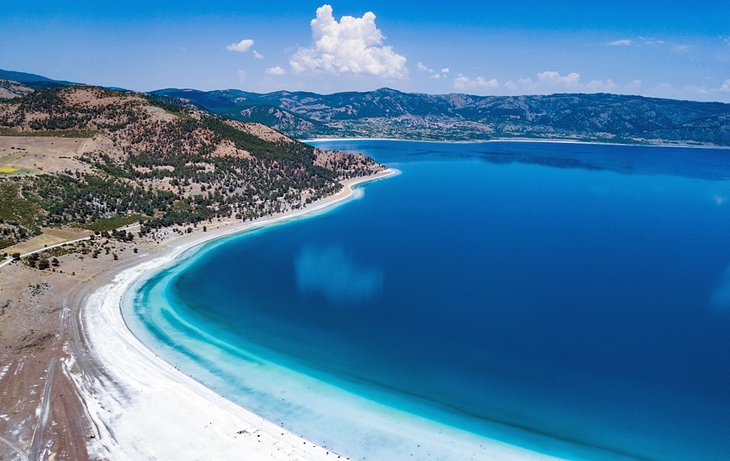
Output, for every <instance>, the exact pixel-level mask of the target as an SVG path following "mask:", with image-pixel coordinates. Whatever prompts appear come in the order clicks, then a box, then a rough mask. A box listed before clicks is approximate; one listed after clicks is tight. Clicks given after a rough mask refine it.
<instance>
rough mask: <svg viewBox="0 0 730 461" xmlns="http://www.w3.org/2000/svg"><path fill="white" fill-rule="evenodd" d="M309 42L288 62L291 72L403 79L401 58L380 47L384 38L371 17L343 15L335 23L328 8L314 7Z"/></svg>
mask: <svg viewBox="0 0 730 461" xmlns="http://www.w3.org/2000/svg"><path fill="white" fill-rule="evenodd" d="M310 25H311V28H312V40H313V41H314V43H313V44H312V46H311V47H309V48H300V49H299V50H298V51H297V52H296V53H295V54H294V55H293V56H292V57H291V59H290V60H289V64H290V65H291V68H292V70H294V72H297V73H301V72H306V71H315V72H326V73H329V74H332V75H340V74H367V75H375V76H378V77H385V78H404V77H405V76H406V75H407V74H408V71H407V69H406V58H405V56H402V55H399V54H398V53H396V52H395V51H393V48H392V47H391V46H386V45H384V41H385V36H384V35H383V33H382V32H381V31H380V29H378V27H377V26H376V24H375V14H373V13H372V12H367V13H365V14H364V15H363V16H362V17H361V18H355V17H352V16H343V17H342V18H340V20H339V21H337V20H336V19H335V18H334V17H333V16H332V7H331V6H330V5H323V6H321V7H319V8H317V13H316V17H315V19H313V20H312V21H311V23H310Z"/></svg>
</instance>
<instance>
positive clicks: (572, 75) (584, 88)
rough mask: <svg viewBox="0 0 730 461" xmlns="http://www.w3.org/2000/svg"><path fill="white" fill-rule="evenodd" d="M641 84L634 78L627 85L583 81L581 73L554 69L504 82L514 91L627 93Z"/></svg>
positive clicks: (607, 80)
mask: <svg viewBox="0 0 730 461" xmlns="http://www.w3.org/2000/svg"><path fill="white" fill-rule="evenodd" d="M640 86H641V81H640V80H632V81H631V82H629V83H627V84H626V85H623V86H622V85H619V84H617V83H616V82H614V81H613V80H611V79H610V78H609V79H606V80H590V81H588V82H583V81H582V80H581V77H580V74H579V73H577V72H569V73H568V74H565V75H562V74H561V73H560V72H556V71H554V70H546V71H544V72H538V73H537V74H535V77H526V78H519V79H517V80H510V81H508V82H506V83H505V84H504V88H505V89H507V90H509V91H510V92H512V93H522V94H525V93H532V94H549V93H560V92H569V93H626V92H636V90H637V89H638V88H639V87H640Z"/></svg>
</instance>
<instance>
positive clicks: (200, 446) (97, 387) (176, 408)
mask: <svg viewBox="0 0 730 461" xmlns="http://www.w3.org/2000/svg"><path fill="white" fill-rule="evenodd" d="M393 174H397V171H396V170H386V171H384V172H381V173H378V174H377V175H374V176H370V177H367V178H358V179H355V180H351V181H347V182H346V183H345V187H344V189H343V190H342V191H340V192H339V193H337V194H335V195H333V196H331V197H328V198H326V199H323V200H320V201H318V202H317V203H315V204H312V205H310V206H309V207H306V208H305V209H300V210H295V211H292V212H288V213H284V214H281V215H278V216H274V217H269V218H264V219H261V220H257V221H253V222H248V223H238V224H234V225H230V226H227V227H224V228H221V229H217V230H215V231H211V232H207V233H204V234H200V233H198V234H195V235H193V236H184V237H181V238H180V239H178V241H177V242H175V244H174V246H170V247H168V248H166V249H163V250H162V251H161V252H160V253H159V254H157V255H149V256H147V257H141V258H140V261H141V262H140V263H139V264H138V265H136V266H134V267H131V268H129V269H126V270H124V271H123V272H121V273H119V274H117V276H116V277H115V279H114V282H113V283H111V284H106V285H104V286H101V287H100V288H98V289H97V290H96V291H94V292H93V293H92V294H91V295H90V296H89V298H88V300H87V303H86V305H85V306H84V307H83V309H82V312H81V314H80V315H81V321H82V325H83V329H84V333H85V339H86V340H87V343H88V347H89V349H90V350H91V352H92V354H93V356H94V358H95V359H96V361H97V362H98V364H99V365H100V366H101V367H102V369H103V373H99V376H94V377H89V376H86V375H82V374H78V373H77V374H73V373H71V372H69V374H71V376H72V378H73V379H74V381H75V382H76V385H77V388H78V389H79V392H81V393H82V394H83V395H82V397H83V400H84V402H85V404H86V407H87V410H88V413H89V416H90V417H91V419H92V420H93V422H94V424H95V426H96V429H97V431H98V437H97V438H95V439H94V440H93V441H92V443H91V444H90V445H91V450H90V451H91V454H93V455H94V456H97V457H99V458H101V459H130V460H138V459H176V460H183V459H189V460H197V459H241V458H242V457H244V455H245V459H247V460H315V459H333V457H336V456H335V455H334V454H333V453H330V452H329V451H328V450H326V449H324V448H321V447H318V446H315V445H314V444H312V443H310V442H308V441H306V440H303V439H302V438H300V437H298V436H296V435H294V434H292V433H290V432H288V431H286V430H283V429H282V428H280V427H278V426H277V425H275V424H273V423H271V422H269V421H267V420H265V419H263V418H261V417H259V416H257V415H255V414H254V413H251V412H249V411H247V410H245V409H244V408H241V407H240V406H238V405H236V404H235V403H233V402H231V401H229V400H227V399H225V398H223V397H222V396H220V395H218V394H216V393H215V392H213V391H212V390H210V389H208V388H206V387H205V386H203V385H202V384H200V383H198V382H197V381H195V380H193V379H192V378H190V377H188V376H186V375H185V374H183V373H181V372H180V371H178V370H177V369H175V368H174V367H173V366H172V365H170V364H168V363H167V362H165V361H164V360H162V359H161V358H159V357H157V356H156V355H155V354H154V353H153V352H152V351H151V350H150V349H149V348H147V346H145V345H144V344H143V343H142V342H140V341H139V339H137V337H135V336H134V335H133V334H132V332H131V331H130V330H129V329H128V328H127V325H126V324H125V322H124V319H123V317H122V312H121V309H120V303H121V300H122V297H123V295H124V293H125V292H126V290H127V289H128V288H129V287H130V286H131V285H132V284H133V283H134V281H135V280H137V279H138V278H139V277H142V276H143V275H145V274H149V273H150V272H152V271H155V270H158V269H160V268H161V267H163V266H165V265H167V264H170V263H171V262H173V261H174V260H175V259H176V258H178V257H179V256H180V255H181V254H182V253H183V252H185V251H186V250H188V249H190V248H192V247H193V246H196V245H200V244H201V243H203V242H205V241H208V240H211V239H215V238H219V237H221V236H224V235H228V234H233V233H239V232H244V231H247V230H251V229H255V228H260V227H263V226H267V225H271V224H274V223H279V222H282V221H286V220H290V219H293V218H296V217H298V216H302V215H304V214H309V213H314V212H317V211H320V210H323V209H325V208H328V207H331V206H333V205H335V204H337V203H341V202H343V201H345V200H347V199H349V198H351V197H352V196H353V194H354V189H353V188H354V186H356V185H358V184H362V183H364V182H369V181H373V180H377V179H381V178H385V177H388V176H391V175H393ZM65 365H66V369H67V370H70V369H71V368H72V365H73V364H71V363H67V364H65Z"/></svg>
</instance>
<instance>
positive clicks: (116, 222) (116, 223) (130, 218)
mask: <svg viewBox="0 0 730 461" xmlns="http://www.w3.org/2000/svg"><path fill="white" fill-rule="evenodd" d="M144 219H146V216H144V215H141V214H138V213H134V214H128V215H118V216H112V217H111V218H102V219H97V220H96V221H94V222H92V223H89V224H84V225H83V226H82V227H83V228H84V229H89V230H92V231H94V232H108V231H110V230H114V229H118V228H120V227H124V226H128V225H130V224H134V223H136V222H139V221H140V220H144Z"/></svg>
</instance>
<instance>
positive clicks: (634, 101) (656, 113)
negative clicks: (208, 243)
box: [154, 88, 730, 146]
mask: <svg viewBox="0 0 730 461" xmlns="http://www.w3.org/2000/svg"><path fill="white" fill-rule="evenodd" d="M154 93H155V94H159V95H166V96H172V97H177V98H184V99H185V100H188V101H190V102H192V103H194V104H196V105H199V106H200V107H204V108H206V109H208V110H211V111H213V112H216V113H220V114H224V115H226V116H228V117H231V118H235V119H238V120H245V121H260V122H262V123H266V124H268V125H270V126H272V127H274V128H276V129H278V130H281V131H282V132H284V133H287V134H288V135H290V136H294V137H299V138H310V137H323V136H336V137H393V138H409V139H429V140H477V139H491V138H504V137H506V138H509V137H529V138H547V139H551V138H553V139H555V138H560V139H575V140H581V141H601V142H615V143H649V144H651V143H689V144H693V143H694V144H714V145H721V146H727V145H730V104H723V103H710V102H694V101H677V100H671V99H657V98H646V97H641V96H626V95H615V94H553V95H547V96H473V95H466V94H447V95H427V94H411V93H402V92H399V91H396V90H392V89H388V88H383V89H380V90H376V91H371V92H364V93H359V92H347V93H335V94H329V95H321V94H315V93H306V92H288V91H278V92H274V93H268V94H258V93H249V92H245V91H239V90H221V91H208V92H204V91H197V90H189V89H165V90H159V91H156V92H154Z"/></svg>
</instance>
